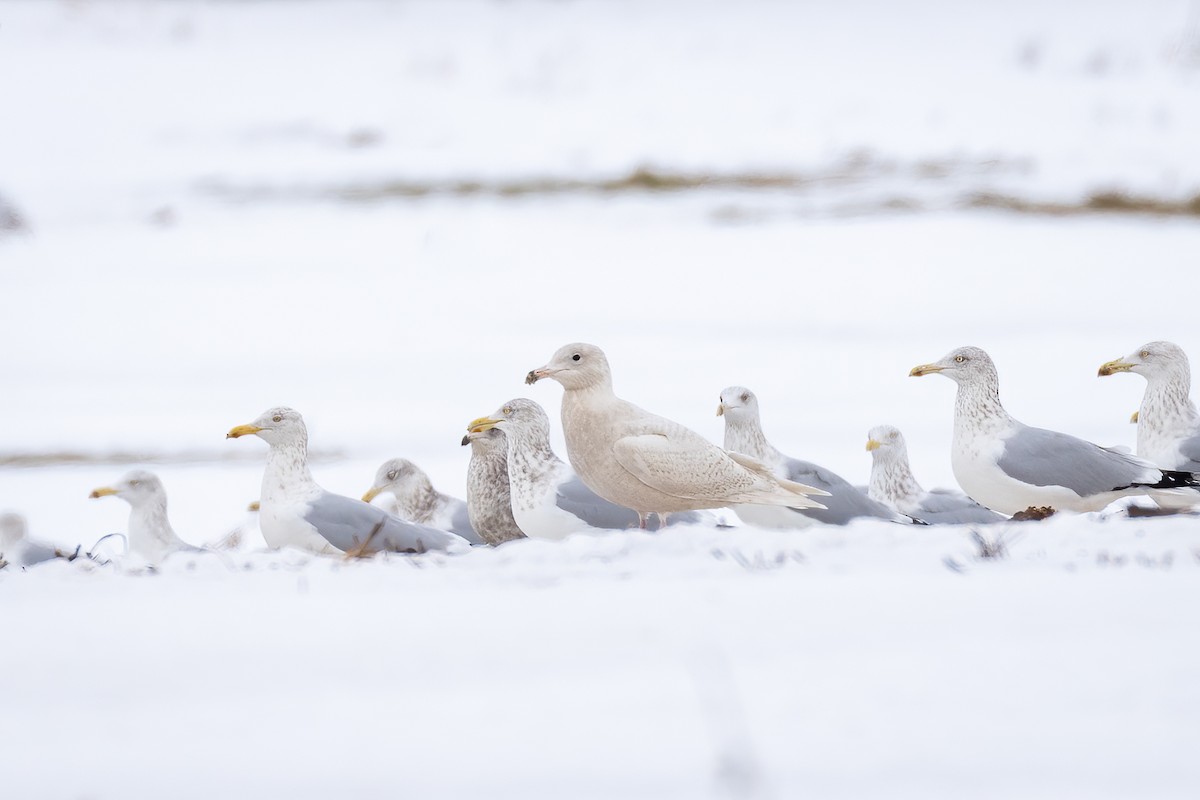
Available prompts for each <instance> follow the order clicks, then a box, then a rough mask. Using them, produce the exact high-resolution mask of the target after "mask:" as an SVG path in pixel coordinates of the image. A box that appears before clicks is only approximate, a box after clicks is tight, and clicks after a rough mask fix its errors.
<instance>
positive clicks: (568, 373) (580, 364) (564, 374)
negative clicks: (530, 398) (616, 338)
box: [525, 342, 612, 390]
mask: <svg viewBox="0 0 1200 800" xmlns="http://www.w3.org/2000/svg"><path fill="white" fill-rule="evenodd" d="M542 378H551V379H552V380H556V381H558V382H559V383H561V384H562V386H563V388H564V389H567V390H571V389H587V388H589V387H592V386H596V385H600V384H605V383H611V382H612V373H611V371H610V370H609V367H608V359H607V358H606V357H605V355H604V351H603V350H601V349H600V348H599V347H596V345H594V344H584V343H582V342H577V343H575V344H568V345H566V346H564V347H560V348H558V351H557V352H556V353H555V354H554V356H553V357H552V358H551V359H550V361H548V362H547V363H546V365H545V366H542V367H538V368H537V369H533V370H530V371H529V374H528V375H526V376H525V382H526V383H528V384H534V383H537V382H538V381H540V380H541V379H542Z"/></svg>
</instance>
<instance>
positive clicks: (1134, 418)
mask: <svg viewBox="0 0 1200 800" xmlns="http://www.w3.org/2000/svg"><path fill="white" fill-rule="evenodd" d="M1139 416H1141V412H1140V411H1135V412H1133V414H1132V415H1131V416H1130V417H1129V424H1130V425H1137V423H1138V417H1139Z"/></svg>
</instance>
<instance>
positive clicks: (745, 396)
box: [742, 392, 750, 403]
mask: <svg viewBox="0 0 1200 800" xmlns="http://www.w3.org/2000/svg"><path fill="white" fill-rule="evenodd" d="M742 402H743V403H749V402H750V393H749V392H747V393H745V394H743V395H742Z"/></svg>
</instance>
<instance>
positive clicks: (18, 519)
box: [0, 511, 26, 553]
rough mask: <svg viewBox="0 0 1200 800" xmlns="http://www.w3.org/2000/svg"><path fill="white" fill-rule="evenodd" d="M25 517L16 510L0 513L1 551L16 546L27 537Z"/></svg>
mask: <svg viewBox="0 0 1200 800" xmlns="http://www.w3.org/2000/svg"><path fill="white" fill-rule="evenodd" d="M25 535H26V530H25V518H24V517H22V516H21V515H20V514H18V513H17V512H15V511H8V512H5V513H3V514H0V553H3V552H4V551H5V550H7V549H9V548H11V547H16V546H17V544H18V543H19V542H20V541H21V540H22V539H24V538H25Z"/></svg>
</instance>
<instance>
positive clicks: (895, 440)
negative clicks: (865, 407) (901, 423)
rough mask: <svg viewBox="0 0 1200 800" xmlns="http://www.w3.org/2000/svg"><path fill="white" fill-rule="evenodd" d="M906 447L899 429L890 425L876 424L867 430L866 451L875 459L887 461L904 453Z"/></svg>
mask: <svg viewBox="0 0 1200 800" xmlns="http://www.w3.org/2000/svg"><path fill="white" fill-rule="evenodd" d="M907 449H908V448H907V447H905V444H904V435H903V434H902V433H900V429H899V428H896V427H894V426H892V425H876V426H875V427H874V428H871V430H869V431H867V451H868V452H869V453H870V454H871V458H872V459H873V460H875V461H889V460H891V459H894V458H896V457H897V456H901V455H905V454H906V453H907Z"/></svg>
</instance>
